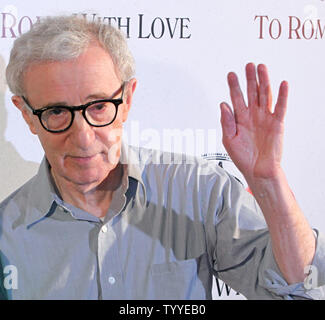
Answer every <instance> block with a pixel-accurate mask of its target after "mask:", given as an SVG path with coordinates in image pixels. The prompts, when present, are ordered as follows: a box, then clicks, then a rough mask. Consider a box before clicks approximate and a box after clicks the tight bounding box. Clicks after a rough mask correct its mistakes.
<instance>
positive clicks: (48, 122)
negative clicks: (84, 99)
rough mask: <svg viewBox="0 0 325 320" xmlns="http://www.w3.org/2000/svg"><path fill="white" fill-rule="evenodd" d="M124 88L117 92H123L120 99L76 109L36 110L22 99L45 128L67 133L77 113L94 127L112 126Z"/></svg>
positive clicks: (59, 107) (46, 108) (50, 108)
mask: <svg viewBox="0 0 325 320" xmlns="http://www.w3.org/2000/svg"><path fill="white" fill-rule="evenodd" d="M124 87H125V82H123V84H122V86H121V88H120V89H118V90H117V92H118V91H120V90H122V96H121V98H120V99H101V100H96V101H91V102H88V103H86V104H84V105H80V106H76V107H73V106H71V107H70V106H50V107H44V108H41V109H34V108H33V107H32V106H31V105H30V104H29V102H28V100H27V99H26V98H25V97H24V96H22V98H23V100H24V101H25V103H26V105H27V106H28V107H29V108H30V109H31V110H32V112H33V114H34V115H36V116H38V118H39V121H40V123H41V125H42V126H43V128H44V129H45V130H47V131H49V132H53V133H57V132H63V131H66V130H68V129H69V128H70V127H71V126H72V123H73V119H74V116H75V111H82V115H83V117H84V118H85V120H86V121H87V123H88V124H89V125H91V126H93V127H105V126H108V125H110V124H111V123H112V122H113V121H114V120H115V119H116V116H117V111H118V106H119V105H120V104H122V103H123V95H124ZM115 95H116V94H115Z"/></svg>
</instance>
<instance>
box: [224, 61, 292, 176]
mask: <svg viewBox="0 0 325 320" xmlns="http://www.w3.org/2000/svg"><path fill="white" fill-rule="evenodd" d="M257 75H258V79H257V76H256V68H255V66H254V64H252V63H249V64H247V66H246V80H247V102H248V103H247V105H246V103H245V100H244V97H243V94H242V91H241V89H240V86H239V83H238V79H237V76H236V74H235V73H233V72H231V73H229V74H228V85H229V89H230V96H231V101H232V105H233V112H232V109H231V108H230V107H229V105H228V104H226V103H222V104H221V124H222V130H223V144H224V146H225V148H226V150H227V152H228V154H229V156H230V157H231V159H232V160H233V162H234V163H235V165H236V166H237V168H238V169H239V170H240V171H241V172H242V174H243V175H244V176H245V178H246V179H250V178H254V179H255V178H266V179H267V178H272V177H273V176H275V175H276V173H277V170H278V169H279V168H280V162H281V157H282V142H283V133H284V116H285V112H286V108H287V98H288V84H287V82H285V81H283V82H282V83H281V85H280V89H279V94H278V99H277V102H276V104H275V108H274V111H273V110H272V93H271V88H270V81H269V78H268V72H267V69H266V67H265V65H259V66H258V67H257Z"/></svg>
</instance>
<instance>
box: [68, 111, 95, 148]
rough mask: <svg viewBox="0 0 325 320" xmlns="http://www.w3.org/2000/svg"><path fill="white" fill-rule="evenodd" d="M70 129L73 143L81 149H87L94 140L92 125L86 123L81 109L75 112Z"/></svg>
mask: <svg viewBox="0 0 325 320" xmlns="http://www.w3.org/2000/svg"><path fill="white" fill-rule="evenodd" d="M70 130H71V138H72V139H73V140H74V141H73V143H74V144H75V145H77V146H78V147H79V148H81V149H84V150H86V149H88V148H89V147H90V146H91V145H92V144H93V142H94V141H95V136H96V135H95V132H94V127H92V126H91V125H90V124H88V122H87V121H86V119H85V118H84V117H83V115H82V113H81V111H77V112H75V116H74V120H73V123H72V126H71V128H70Z"/></svg>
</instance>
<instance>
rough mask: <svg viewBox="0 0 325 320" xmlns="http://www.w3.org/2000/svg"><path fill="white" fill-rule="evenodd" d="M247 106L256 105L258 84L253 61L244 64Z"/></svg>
mask: <svg viewBox="0 0 325 320" xmlns="http://www.w3.org/2000/svg"><path fill="white" fill-rule="evenodd" d="M246 80H247V99H248V107H253V106H258V100H259V98H258V84H257V79H256V69H255V65H254V63H248V64H247V65H246Z"/></svg>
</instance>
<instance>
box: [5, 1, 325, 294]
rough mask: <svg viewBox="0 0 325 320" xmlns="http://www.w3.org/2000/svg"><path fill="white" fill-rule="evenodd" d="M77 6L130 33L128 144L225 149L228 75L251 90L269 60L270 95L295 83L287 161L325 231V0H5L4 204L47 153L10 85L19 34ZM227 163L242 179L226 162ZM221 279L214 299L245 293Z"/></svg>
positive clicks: (314, 220)
mask: <svg viewBox="0 0 325 320" xmlns="http://www.w3.org/2000/svg"><path fill="white" fill-rule="evenodd" d="M80 12H82V13H85V14H87V18H88V19H93V18H95V19H98V18H101V19H103V20H104V21H106V22H107V23H111V24H112V25H114V26H117V27H118V25H120V26H121V30H123V31H124V32H125V34H126V35H127V36H128V43H129V46H130V48H131V50H132V52H133V54H134V57H135V60H136V65H137V72H136V77H137V79H138V87H137V90H136V93H135V98H134V103H133V107H132V110H131V113H130V117H129V120H128V123H127V125H126V128H125V135H126V138H127V139H128V141H129V143H131V144H139V145H142V146H146V147H155V148H160V149H166V150H174V151H180V152H187V153H192V154H196V155H202V154H203V153H221V154H223V153H224V152H225V151H224V148H223V146H222V143H221V128H220V119H219V118H220V113H219V103H220V102H222V101H223V100H226V101H229V100H230V99H229V94H228V88H227V84H226V75H227V73H228V72H229V71H235V72H236V73H237V74H238V75H239V77H240V79H241V83H242V86H243V88H244V90H245V82H244V66H245V64H246V63H247V62H254V63H256V64H258V63H265V64H266V65H267V66H268V68H269V71H270V77H271V83H272V88H273V90H274V96H276V94H277V90H278V87H279V84H280V82H281V80H287V81H289V85H290V95H289V110H288V113H287V117H286V132H285V141H284V154H283V167H284V169H285V172H286V174H287V177H288V179H289V182H290V185H291V187H292V190H293V192H294V194H295V196H296V198H297V200H298V202H299V204H300V206H301V207H302V209H303V211H304V212H305V214H306V216H307V218H308V220H309V222H310V223H311V225H312V226H314V227H317V228H318V229H320V230H321V231H323V232H324V231H325V218H324V217H323V215H324V209H323V205H324V188H323V185H324V182H325V169H324V168H323V159H324V158H325V146H324V142H323V136H322V133H321V132H322V131H323V126H324V118H325V110H324V105H323V103H324V101H325V90H324V81H323V80H324V75H325V64H324V62H323V61H324V43H325V1H324V0H274V1H266V0H247V1H239V0H205V1H200V2H197V1H194V0H181V1H171V0H156V1H150V0H137V1H135V0H133V1H131V0H128V1H126V0H110V1H108V0H92V1H88V0H87V1H83V0H69V1H66V0H64V1H63V0H57V1H55V2H54V1H48V2H44V1H39V0H29V1H13V0H12V1H6V0H0V181H1V186H0V201H1V200H2V199H4V198H5V197H6V196H7V195H9V194H10V193H11V192H12V191H13V190H15V189H16V188H17V187H18V186H20V185H21V184H22V183H23V182H24V181H26V180H27V179H28V178H29V177H31V176H32V175H33V174H34V173H35V172H36V170H37V166H38V164H39V162H40V161H41V159H42V156H43V151H42V149H41V146H40V144H39V142H38V140H37V137H35V136H32V135H31V134H30V133H29V131H28V128H27V126H26V125H25V123H24V121H23V119H22V117H21V116H20V114H19V113H18V110H17V109H16V108H14V107H13V105H12V103H11V100H10V97H11V93H10V92H9V90H8V88H7V87H6V85H5V82H4V69H5V65H6V64H7V62H8V57H9V52H10V48H11V46H12V43H13V40H14V38H15V36H17V35H19V34H20V33H21V32H24V31H26V30H28V29H29V28H30V25H31V23H34V22H36V20H37V17H38V16H46V15H54V14H55V15H56V14H72V13H80ZM175 130H176V131H175ZM180 136H181V139H180V140H177V139H179V137H180ZM177 137H178V138H177ZM182 137H183V138H182ZM171 141H172V142H173V143H171ZM225 167H226V169H229V170H233V172H234V173H235V174H238V175H239V176H240V174H239V173H238V172H237V171H236V169H235V168H234V167H233V166H232V165H231V163H230V162H227V161H226V162H225ZM219 285H220V288H219V287H218V286H216V287H215V288H214V295H215V297H216V298H217V297H218V296H219V295H220V294H219V290H220V291H221V290H222V294H221V297H222V298H223V299H227V298H229V297H230V298H233V299H242V298H243V297H242V296H238V295H235V293H234V292H232V291H230V293H228V292H227V290H226V289H228V288H226V287H222V286H223V284H222V283H220V284H219Z"/></svg>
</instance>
